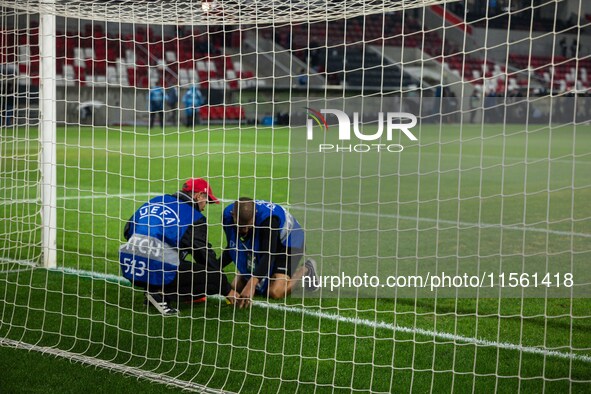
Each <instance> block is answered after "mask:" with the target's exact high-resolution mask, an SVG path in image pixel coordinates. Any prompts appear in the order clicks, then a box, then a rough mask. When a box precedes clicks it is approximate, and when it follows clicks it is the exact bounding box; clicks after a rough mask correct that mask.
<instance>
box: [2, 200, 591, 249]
mask: <svg viewBox="0 0 591 394" xmlns="http://www.w3.org/2000/svg"><path fill="white" fill-rule="evenodd" d="M157 195H158V194H157V193H125V194H106V193H105V194H90V195H80V196H67V197H58V198H57V200H58V201H70V200H88V199H90V200H95V199H107V198H132V197H133V198H135V197H149V196H157ZM220 201H222V202H234V200H230V199H220ZM35 202H38V200H34V199H28V200H16V201H13V200H10V201H0V205H9V204H16V203H35ZM289 209H290V210H294V211H304V212H306V211H307V212H315V213H330V214H335V215H357V216H363V217H372V218H385V219H395V220H408V221H414V222H419V223H420V222H423V223H434V224H436V225H439V224H445V225H450V226H457V228H458V230H465V229H473V228H477V229H478V228H480V229H491V228H493V229H494V228H496V229H500V230H506V231H522V232H524V231H525V232H534V233H543V234H551V235H560V236H566V237H576V238H591V234H588V233H579V232H573V231H560V230H549V229H546V228H540V227H534V226H523V225H515V224H496V223H473V222H462V221H455V220H447V219H434V218H426V217H414V216H406V215H397V214H387V213H384V214H377V213H372V212H354V211H341V210H338V209H330V208H326V209H325V208H316V207H305V206H299V205H292V206H290V207H289ZM408 230H410V229H404V230H402V231H408Z"/></svg>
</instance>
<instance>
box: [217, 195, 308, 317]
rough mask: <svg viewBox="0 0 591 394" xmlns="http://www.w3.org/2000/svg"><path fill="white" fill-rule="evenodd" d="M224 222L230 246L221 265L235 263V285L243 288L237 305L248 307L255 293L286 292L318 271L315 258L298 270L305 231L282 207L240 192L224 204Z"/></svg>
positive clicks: (274, 294) (279, 294)
mask: <svg viewBox="0 0 591 394" xmlns="http://www.w3.org/2000/svg"><path fill="white" fill-rule="evenodd" d="M223 225H224V232H225V234H226V239H227V242H228V245H227V247H226V249H225V250H224V252H223V254H222V265H227V264H229V263H230V262H232V261H233V262H234V263H235V264H236V269H237V275H236V277H235V278H234V281H233V282H232V288H233V289H234V290H236V291H237V292H238V293H240V296H239V299H238V300H237V304H238V306H239V307H245V306H249V305H250V303H251V300H252V298H253V296H254V294H255V293H258V294H261V295H263V296H265V297H266V296H268V297H271V298H275V299H277V298H283V297H286V296H287V295H288V294H290V293H291V291H292V290H293V288H294V285H295V284H296V283H298V282H299V281H300V280H301V278H302V276H304V275H307V276H310V277H314V276H316V275H317V267H316V262H315V261H314V260H312V259H307V260H306V262H305V263H304V264H303V265H302V266H300V267H299V268H297V269H296V267H298V263H299V262H300V260H301V258H302V256H303V255H304V230H303V229H302V227H301V226H300V224H299V223H298V221H297V220H296V219H295V218H294V217H293V216H292V215H291V214H290V213H289V212H288V211H286V210H285V208H283V207H282V206H280V205H277V204H274V203H272V202H268V201H263V200H253V199H251V198H247V197H241V198H240V199H239V200H238V201H235V202H234V203H232V204H230V205H228V206H227V207H226V208H225V209H224V216H223ZM311 283H317V282H315V281H311ZM307 290H316V288H308V289H307Z"/></svg>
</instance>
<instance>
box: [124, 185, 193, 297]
mask: <svg viewBox="0 0 591 394" xmlns="http://www.w3.org/2000/svg"><path fill="white" fill-rule="evenodd" d="M201 218H203V215H202V214H201V212H199V211H198V210H197V209H195V208H194V206H193V204H192V203H190V202H187V201H180V200H179V199H178V198H176V197H174V196H172V195H164V196H158V197H155V198H153V199H151V200H150V201H148V202H147V203H145V204H144V205H142V206H141V207H140V208H139V209H138V210H137V211H136V212H135V214H134V215H133V216H132V217H131V218H130V219H129V226H128V228H127V229H126V234H125V236H126V238H128V241H127V242H126V243H125V244H123V245H122V246H121V247H120V248H119V263H120V265H121V272H122V274H123V276H124V277H125V278H127V279H129V280H130V281H132V283H145V284H150V285H158V286H159V285H166V284H169V283H171V282H172V281H173V280H174V279H175V278H176V276H177V271H178V267H179V264H180V260H181V257H184V256H181V255H180V253H179V252H180V251H179V247H180V242H181V239H182V238H183V235H184V234H185V232H186V231H187V229H188V228H189V226H191V225H192V224H193V223H194V222H196V221H197V220H199V219H201Z"/></svg>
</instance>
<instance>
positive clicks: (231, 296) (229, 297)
mask: <svg viewBox="0 0 591 394" xmlns="http://www.w3.org/2000/svg"><path fill="white" fill-rule="evenodd" d="M239 297H240V294H238V293H237V292H236V291H235V290H230V292H229V293H228V294H226V303H227V304H228V305H236V301H237V300H238V298H239Z"/></svg>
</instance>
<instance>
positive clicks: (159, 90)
mask: <svg viewBox="0 0 591 394" xmlns="http://www.w3.org/2000/svg"><path fill="white" fill-rule="evenodd" d="M148 96H149V97H148V100H149V104H150V108H149V110H150V112H154V111H162V110H163V109H164V102H165V101H166V100H167V96H166V92H165V91H164V88H163V87H162V86H154V87H153V88H150V93H149V95H148Z"/></svg>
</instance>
